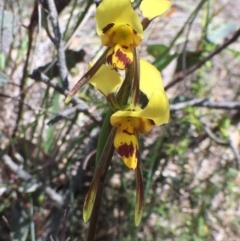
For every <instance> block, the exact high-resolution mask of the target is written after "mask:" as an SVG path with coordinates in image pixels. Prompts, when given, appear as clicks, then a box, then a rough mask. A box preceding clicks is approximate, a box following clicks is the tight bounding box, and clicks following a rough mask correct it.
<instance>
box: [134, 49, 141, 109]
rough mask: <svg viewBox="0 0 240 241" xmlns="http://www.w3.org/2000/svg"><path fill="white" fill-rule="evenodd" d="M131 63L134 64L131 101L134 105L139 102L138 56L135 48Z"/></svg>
mask: <svg viewBox="0 0 240 241" xmlns="http://www.w3.org/2000/svg"><path fill="white" fill-rule="evenodd" d="M133 64H134V77H133V87H132V92H133V103H134V106H136V105H137V104H138V102H139V96H140V90H139V86H140V65H139V58H138V53H137V48H133Z"/></svg>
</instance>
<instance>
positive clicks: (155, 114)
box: [90, 60, 169, 170]
mask: <svg viewBox="0 0 240 241" xmlns="http://www.w3.org/2000/svg"><path fill="white" fill-rule="evenodd" d="M92 81H93V80H92V79H91V80H90V82H92ZM94 81H95V83H96V81H97V82H98V85H96V84H95V85H96V86H97V88H98V89H99V90H100V91H101V92H102V93H104V91H103V89H104V88H105V87H104V86H105V85H104V83H103V82H104V81H103V80H102V79H101V78H100V76H99V78H97V79H94ZM109 81H111V80H109ZM109 81H108V83H109ZM114 88H116V86H115V87H114ZM140 90H141V91H142V92H143V93H144V94H145V95H146V96H147V98H148V104H147V105H146V107H145V108H143V109H142V108H141V107H140V106H134V105H131V104H130V105H129V106H128V107H127V108H126V109H124V110H119V111H116V112H115V113H114V114H113V115H112V116H111V119H110V122H111V125H112V126H114V127H116V128H117V131H116V134H115V138H114V147H115V148H116V150H117V152H118V154H119V155H120V156H121V158H122V160H123V162H124V164H125V165H126V166H127V167H128V168H129V169H133V170H134V169H136V167H137V163H138V159H139V142H138V134H146V133H148V132H149V131H151V129H152V128H153V127H154V126H155V125H162V124H164V123H167V122H168V120H169V103H168V99H167V96H166V94H165V91H164V88H163V83H162V78H161V75H160V73H159V71H158V70H157V69H156V68H155V67H154V66H153V65H151V64H149V63H148V62H147V61H145V60H140ZM110 92H112V91H111V90H110ZM107 94H108V93H106V92H105V93H104V95H106V96H107Z"/></svg>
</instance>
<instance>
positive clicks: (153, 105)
mask: <svg viewBox="0 0 240 241" xmlns="http://www.w3.org/2000/svg"><path fill="white" fill-rule="evenodd" d="M121 117H138V118H146V119H150V120H152V121H153V122H154V124H155V125H162V124H165V123H167V122H168V121H169V102H168V99H167V96H166V94H165V91H164V90H161V89H156V90H155V91H154V92H153V93H152V95H151V96H150V98H149V102H148V104H147V106H146V107H145V108H144V109H140V108H137V109H136V110H135V111H131V110H125V111H117V112H115V113H114V114H113V115H112V116H111V119H110V122H111V125H113V126H115V125H116V123H117V122H118V121H119V119H120V118H121ZM149 127H150V125H147V126H146V130H147V128H149ZM139 129H140V130H141V128H139ZM140 133H141V131H140ZM143 133H144V129H143ZM145 133H146V132H145Z"/></svg>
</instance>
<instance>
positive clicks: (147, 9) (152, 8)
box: [140, 0, 173, 20]
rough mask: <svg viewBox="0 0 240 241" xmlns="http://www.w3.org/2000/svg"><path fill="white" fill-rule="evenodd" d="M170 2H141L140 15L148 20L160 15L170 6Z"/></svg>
mask: <svg viewBox="0 0 240 241" xmlns="http://www.w3.org/2000/svg"><path fill="white" fill-rule="evenodd" d="M172 2H173V1H172V0H143V1H142V2H141V5H140V10H141V11H142V15H143V16H144V17H145V18H148V19H149V20H151V19H153V18H155V17H157V16H159V15H162V14H163V13H164V12H166V11H167V10H168V9H169V8H170V7H171V5H172Z"/></svg>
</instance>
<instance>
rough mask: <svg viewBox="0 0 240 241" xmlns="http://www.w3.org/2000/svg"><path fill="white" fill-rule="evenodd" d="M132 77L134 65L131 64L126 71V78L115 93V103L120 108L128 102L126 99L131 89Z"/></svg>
mask: <svg viewBox="0 0 240 241" xmlns="http://www.w3.org/2000/svg"><path fill="white" fill-rule="evenodd" d="M133 76H134V64H133V63H132V64H131V65H130V66H129V67H128V68H127V69H126V76H125V79H124V81H123V83H122V85H121V87H120V89H119V91H118V93H117V97H116V98H117V101H118V104H119V105H120V106H122V105H126V104H127V101H128V97H129V95H130V92H131V89H132V80H133Z"/></svg>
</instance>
